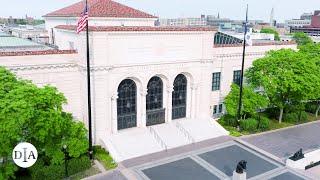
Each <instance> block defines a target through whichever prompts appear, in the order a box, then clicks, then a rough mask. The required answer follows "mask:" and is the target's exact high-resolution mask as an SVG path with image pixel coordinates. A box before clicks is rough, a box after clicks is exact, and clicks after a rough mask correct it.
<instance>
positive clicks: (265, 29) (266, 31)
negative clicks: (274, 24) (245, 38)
mask: <svg viewBox="0 0 320 180" xmlns="http://www.w3.org/2000/svg"><path fill="white" fill-rule="evenodd" d="M260 33H267V34H274V40H276V41H280V36H279V33H278V31H277V30H275V29H273V28H262V29H261V30H260Z"/></svg>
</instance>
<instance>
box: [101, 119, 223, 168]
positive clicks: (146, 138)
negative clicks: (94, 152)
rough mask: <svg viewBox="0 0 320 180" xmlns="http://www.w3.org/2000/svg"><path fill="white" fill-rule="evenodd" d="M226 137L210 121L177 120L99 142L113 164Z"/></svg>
mask: <svg viewBox="0 0 320 180" xmlns="http://www.w3.org/2000/svg"><path fill="white" fill-rule="evenodd" d="M228 134H229V133H228V131H226V130H225V129H224V128H223V127H222V126H221V125H220V124H218V123H217V122H216V121H215V120H213V119H200V120H199V119H180V120H174V121H172V122H171V123H165V124H159V125H154V126H149V127H144V128H132V129H127V130H122V131H120V132H118V133H117V134H113V135H111V136H108V137H104V138H101V139H100V140H101V144H102V145H103V146H104V147H105V148H106V149H108V151H109V152H110V154H111V155H112V157H113V158H114V159H115V161H117V162H120V161H123V160H127V159H131V158H135V157H139V156H143V155H147V154H151V153H155V152H160V151H165V150H167V149H172V148H176V147H180V146H184V145H187V144H192V143H197V142H200V141H204V140H208V139H212V138H216V137H219V136H226V135H228Z"/></svg>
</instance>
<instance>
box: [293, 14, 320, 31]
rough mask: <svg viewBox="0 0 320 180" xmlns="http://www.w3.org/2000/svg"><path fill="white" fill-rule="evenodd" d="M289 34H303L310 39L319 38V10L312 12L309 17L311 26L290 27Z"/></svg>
mask: <svg viewBox="0 0 320 180" xmlns="http://www.w3.org/2000/svg"><path fill="white" fill-rule="evenodd" d="M290 32H291V33H295V32H304V33H306V34H308V35H309V36H311V37H319V36H320V10H317V11H315V12H314V14H313V15H312V17H311V24H310V25H306V26H303V27H290Z"/></svg>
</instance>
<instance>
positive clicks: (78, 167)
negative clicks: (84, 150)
mask: <svg viewBox="0 0 320 180" xmlns="http://www.w3.org/2000/svg"><path fill="white" fill-rule="evenodd" d="M90 167H91V161H90V159H89V157H88V156H86V155H83V156H81V157H79V158H73V159H70V160H69V161H68V173H69V175H73V174H76V173H78V172H82V171H84V170H86V169H89V168H90Z"/></svg>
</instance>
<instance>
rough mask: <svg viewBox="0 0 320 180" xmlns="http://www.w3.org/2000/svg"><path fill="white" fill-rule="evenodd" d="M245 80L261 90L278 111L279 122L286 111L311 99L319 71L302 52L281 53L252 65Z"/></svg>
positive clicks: (318, 80) (278, 52)
mask: <svg viewBox="0 0 320 180" xmlns="http://www.w3.org/2000/svg"><path fill="white" fill-rule="evenodd" d="M246 78H247V80H248V82H249V83H250V84H251V85H253V86H254V87H255V88H263V90H264V92H265V93H266V95H267V96H268V99H269V101H270V103H271V105H272V106H275V107H278V108H279V110H280V113H279V114H280V115H279V122H282V116H283V110H284V109H285V108H287V107H288V106H291V105H292V104H295V103H300V102H303V101H308V100H309V99H312V98H314V96H315V94H316V92H318V89H319V85H320V84H319V83H320V68H319V66H318V65H317V63H316V61H314V60H310V58H309V56H308V54H306V53H303V52H302V51H301V52H300V51H299V52H296V51H294V50H291V49H281V50H278V51H270V52H269V53H267V55H266V56H265V57H263V58H261V59H258V60H256V61H254V62H253V66H252V67H251V68H249V69H248V70H247V72H246Z"/></svg>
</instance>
